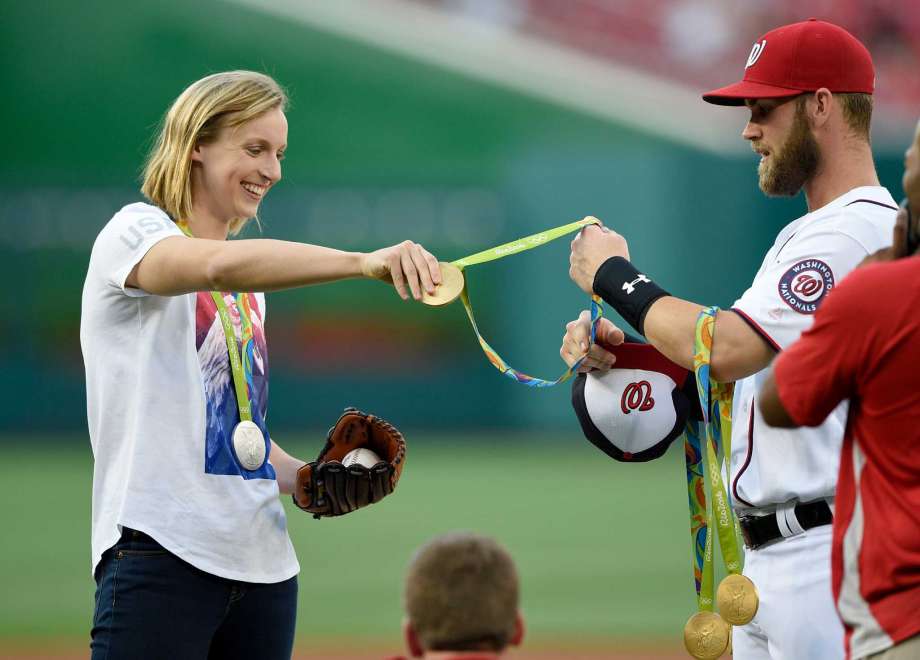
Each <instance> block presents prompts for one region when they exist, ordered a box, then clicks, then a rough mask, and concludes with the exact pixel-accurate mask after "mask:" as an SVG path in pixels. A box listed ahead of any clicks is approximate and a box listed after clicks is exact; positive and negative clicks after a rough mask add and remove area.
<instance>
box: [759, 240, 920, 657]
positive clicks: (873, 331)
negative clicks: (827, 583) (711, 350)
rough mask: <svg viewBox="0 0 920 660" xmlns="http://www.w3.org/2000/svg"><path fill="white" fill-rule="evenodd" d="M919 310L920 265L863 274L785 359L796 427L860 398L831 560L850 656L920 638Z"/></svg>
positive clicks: (787, 397) (781, 372)
mask: <svg viewBox="0 0 920 660" xmlns="http://www.w3.org/2000/svg"><path fill="white" fill-rule="evenodd" d="M918 309H920V258H917V257H912V258H908V259H901V260H899V261H895V262H891V263H884V264H874V265H870V266H866V267H864V268H860V269H859V270H857V271H856V272H854V273H853V274H852V275H850V277H848V278H847V279H846V281H845V282H844V283H843V284H842V285H841V286H840V289H839V290H838V291H835V292H834V293H833V294H832V295H831V296H830V297H829V298H828V300H827V303H826V304H825V305H824V306H823V307H822V308H821V311H820V312H819V313H818V315H817V316H816V318H815V324H814V326H813V327H812V328H811V329H810V330H808V331H807V332H806V333H805V334H804V335H802V338H801V339H800V340H799V341H798V342H796V343H795V344H793V345H792V346H791V347H790V348H789V350H788V351H786V352H785V353H784V354H783V355H781V356H780V357H779V358H778V359H777V361H776V368H775V377H776V385H777V390H778V392H779V395H780V399H781V400H782V402H783V407H784V408H785V409H786V410H787V411H788V412H789V415H790V417H792V419H793V420H794V421H795V422H796V423H798V424H818V423H820V422H821V420H823V419H824V417H825V415H827V414H828V412H830V411H831V410H832V409H833V408H834V407H835V406H836V405H837V404H838V403H839V402H840V401H842V400H845V399H850V414H849V420H848V424H847V429H846V436H845V437H844V440H843V453H842V455H841V461H840V476H839V480H838V482H837V499H836V507H835V515H834V539H833V550H832V553H831V557H832V579H833V587H834V597H835V600H836V603H837V609H838V611H839V612H840V617H841V618H842V619H843V622H844V625H845V627H846V639H847V646H848V650H849V651H850V654H851V657H857V658H861V657H865V656H868V655H871V654H874V653H878V652H880V651H883V650H884V649H886V648H888V647H890V646H892V645H893V644H897V643H899V642H902V641H904V640H906V639H909V638H911V637H913V636H914V635H918V634H920V616H918V615H917V613H918V612H920V370H918V366H920V314H918V312H917V310H918ZM904 657H907V656H906V655H905V656H904Z"/></svg>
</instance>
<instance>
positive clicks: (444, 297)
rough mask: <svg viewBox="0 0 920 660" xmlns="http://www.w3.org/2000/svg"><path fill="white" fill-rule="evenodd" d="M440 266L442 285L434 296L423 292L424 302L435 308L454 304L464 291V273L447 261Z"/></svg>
mask: <svg viewBox="0 0 920 660" xmlns="http://www.w3.org/2000/svg"><path fill="white" fill-rule="evenodd" d="M439 265H440V266H441V283H440V284H439V285H438V286H437V288H436V289H435V290H434V293H432V294H428V293H427V292H425V291H422V302H423V303H425V304H426V305H432V306H434V307H439V306H441V305H447V304H448V303H452V302H454V301H455V300H456V299H457V298H459V297H460V293H461V292H462V291H463V273H462V272H461V271H460V269H459V268H457V267H456V266H454V265H453V264H449V263H447V262H445V261H442V262H440V264H439Z"/></svg>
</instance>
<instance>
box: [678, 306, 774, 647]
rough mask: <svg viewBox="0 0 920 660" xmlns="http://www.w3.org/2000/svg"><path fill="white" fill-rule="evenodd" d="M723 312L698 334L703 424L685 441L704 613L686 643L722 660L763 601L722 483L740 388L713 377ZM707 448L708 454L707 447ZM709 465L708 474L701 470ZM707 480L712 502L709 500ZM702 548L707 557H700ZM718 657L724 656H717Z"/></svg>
mask: <svg viewBox="0 0 920 660" xmlns="http://www.w3.org/2000/svg"><path fill="white" fill-rule="evenodd" d="M718 311H719V310H718V308H717V307H709V308H706V309H703V310H702V311H701V312H700V314H699V316H698V317H697V322H696V328H695V333H694V355H693V372H694V376H695V379H696V385H697V393H698V395H699V399H700V408H701V410H702V413H703V421H702V423H701V424H695V423H692V422H691V423H690V424H688V428H687V435H686V438H685V449H686V451H685V453H686V457H687V483H688V489H689V501H690V520H691V522H690V527H691V537H692V540H693V546H694V555H695V556H694V560H695V561H694V573H695V575H696V576H697V578H696V589H697V600H698V609H699V611H698V612H697V614H695V615H694V616H693V617H691V618H690V621H688V622H687V626H686V627H685V629H684V643H685V645H686V646H687V650H688V651H690V653H691V655H693V656H694V657H696V658H717V657H719V655H721V653H722V652H724V650H725V648H722V650H721V651H719V650H718V647H719V646H720V644H721V642H720V641H718V642H717V640H720V639H721V638H722V637H723V636H724V637H725V647H727V645H728V638H729V634H730V627H729V624H732V625H743V624H746V623H748V622H749V621H750V620H751V619H752V618H753V617H754V615H755V614H756V612H757V605H758V597H757V590H756V588H755V587H754V584H753V583H752V582H751V581H750V580H749V579H748V578H747V577H745V576H743V575H741V568H742V566H741V552H740V549H739V548H740V544H739V541H738V537H739V531H738V521H737V518H736V517H735V514H734V511H733V510H732V507H731V501H730V500H729V497H728V491H727V489H726V487H725V482H724V480H723V478H722V468H721V466H722V465H723V464H725V465H728V461H729V460H730V458H731V423H732V422H731V410H732V396H733V393H734V385H733V384H731V383H717V382H715V381H713V380H712V379H711V377H710V369H709V365H710V361H711V355H712V345H713V339H714V337H715V319H716V314H717V313H718ZM703 445H705V448H704V446H703ZM701 463H705V474H704V471H703V469H702V468H701ZM705 477H708V481H709V493H710V497H708V498H707V497H706V484H705ZM713 526H714V527H715V531H716V533H717V534H718V538H719V546H720V549H721V551H722V559H723V561H724V562H725V569H726V571H727V572H728V576H727V577H726V578H725V579H724V580H722V582H721V583H720V584H719V589H718V595H717V604H718V609H719V614H718V615H716V614H715V613H714V612H713V611H712V610H713V604H714V603H713V573H714V570H713V554H712V551H713V539H712V533H711V529H712V528H713ZM700 545H702V546H703V552H702V553H701V552H699V548H700ZM717 651H718V652H717Z"/></svg>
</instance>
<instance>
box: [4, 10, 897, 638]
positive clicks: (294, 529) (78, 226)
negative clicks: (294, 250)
mask: <svg viewBox="0 0 920 660" xmlns="http://www.w3.org/2000/svg"><path fill="white" fill-rule="evenodd" d="M3 16H4V19H3V21H0V54H2V62H3V67H2V74H0V75H2V76H3V81H4V84H3V89H5V90H6V92H7V93H6V95H5V102H4V103H3V105H2V107H0V117H2V125H3V126H4V127H5V131H4V150H3V151H4V157H3V158H2V159H0V223H2V231H0V277H2V279H3V281H4V282H7V283H8V285H12V287H11V293H12V295H13V298H12V299H8V304H7V305H5V313H3V314H0V364H2V375H3V377H2V378H0V401H3V402H4V403H3V408H2V411H3V414H2V415H0V443H2V444H4V445H5V447H4V449H5V452H6V453H5V460H4V461H2V462H0V489H2V492H3V496H4V501H5V503H6V513H5V514H4V531H3V534H2V535H0V584H3V585H4V586H3V590H4V596H3V597H2V598H0V648H2V647H3V646H4V644H5V642H10V643H11V641H12V640H18V641H17V643H21V642H23V640H24V641H25V643H30V642H35V643H36V644H45V643H50V642H53V641H54V640H55V639H63V640H74V639H75V640H78V642H79V644H83V642H82V641H80V640H82V639H86V638H88V630H89V624H90V613H91V611H92V593H93V584H92V581H91V578H90V574H89V509H90V500H89V498H90V485H91V479H92V456H91V452H90V449H89V442H88V438H87V437H86V432H85V396H84V385H83V364H82V358H81V355H80V347H79V338H78V333H79V321H80V319H79V314H80V307H79V306H80V293H81V288H82V283H83V277H84V275H85V271H86V265H87V261H88V255H89V250H90V248H91V245H92V242H93V240H94V237H95V235H96V234H97V232H98V231H99V229H100V228H101V227H102V226H103V225H104V224H105V222H106V221H107V220H108V219H109V218H110V217H111V215H112V214H113V213H114V212H115V211H117V210H118V209H119V208H120V207H121V206H122V205H124V204H127V203H131V202H133V201H137V200H139V199H140V196H139V192H138V174H139V171H140V167H141V163H142V161H143V158H144V155H145V153H146V150H147V148H148V146H149V144H150V141H151V139H152V136H153V135H154V132H155V130H156V126H157V124H158V122H159V120H160V118H161V116H162V114H163V113H164V112H165V110H166V108H167V107H168V106H169V104H170V103H171V102H172V100H173V99H174V98H175V97H176V96H177V95H178V93H179V92H180V91H181V90H182V89H183V88H184V87H185V86H186V85H188V84H189V83H190V82H192V81H194V80H196V79H198V78H200V77H202V76H204V75H206V74H208V73H213V72H216V71H221V70H226V69H234V68H249V69H256V70H260V71H265V72H267V73H269V74H271V75H273V76H275V77H276V78H277V79H278V80H279V81H280V82H281V83H282V84H283V85H284V86H286V88H287V89H288V90H289V92H290V95H291V99H292V105H291V108H290V111H289V112H288V119H289V124H290V136H289V148H288V151H287V158H286V160H285V163H284V181H283V182H282V183H281V184H280V185H279V186H278V187H277V188H276V189H275V190H274V191H273V192H272V194H271V195H270V196H269V197H268V199H267V200H266V201H265V203H264V205H263V208H262V211H261V217H262V221H263V234H262V235H264V236H266V237H275V238H283V239H289V240H299V241H307V242H313V243H320V244H325V245H330V246H334V247H340V248H343V249H350V250H366V249H372V248H377V247H381V246H383V245H388V244H392V243H395V242H397V241H399V240H402V239H404V238H412V239H414V240H416V241H418V242H421V243H423V244H424V245H425V246H426V247H428V248H429V249H430V250H431V251H432V252H434V253H435V254H436V255H438V256H439V257H440V258H442V259H445V260H451V259H456V258H459V257H462V256H465V255H467V254H470V253H473V252H476V251H479V250H481V249H484V248H486V247H490V246H492V245H495V244H498V243H500V242H504V241H508V240H512V239H514V238H517V237H520V236H523V235H527V234H530V233H534V232H537V231H540V230H542V229H545V228H548V227H552V226H556V225H560V224H563V223H566V222H570V221H572V220H575V219H579V218H581V217H582V216H584V215H587V214H592V215H597V216H598V217H600V218H602V219H603V220H605V221H606V222H607V223H608V224H610V225H611V226H613V227H614V228H616V229H617V230H618V231H620V232H621V233H623V234H625V235H626V236H627V238H628V239H629V241H630V249H631V254H632V257H633V260H634V261H635V262H636V263H637V264H640V265H641V267H642V268H643V269H644V270H646V271H647V272H651V273H654V275H655V278H656V280H657V281H658V282H659V283H660V284H662V285H663V286H664V287H666V288H668V289H669V290H670V291H671V292H672V293H674V294H675V295H679V296H681V297H686V298H690V299H693V300H698V301H700V302H706V303H710V304H719V305H722V306H726V305H729V304H731V303H732V301H733V300H734V299H735V298H736V297H738V296H739V295H740V294H741V293H742V292H743V290H744V289H745V287H746V285H747V283H748V282H749V281H750V280H751V278H752V277H753V275H754V273H755V271H756V269H757V268H758V266H759V264H760V261H761V258H762V255H763V253H764V252H765V251H766V249H767V248H768V247H769V245H770V244H771V243H772V239H773V237H774V236H775V234H776V232H777V231H778V230H779V229H780V228H781V227H782V226H784V225H785V224H786V223H787V222H789V221H790V220H792V219H793V218H795V217H797V216H798V215H800V214H801V213H802V212H803V210H804V204H803V201H802V200H801V198H799V199H794V200H767V199H765V198H764V197H763V196H762V195H761V194H760V192H759V191H758V190H757V186H756V173H755V162H754V158H753V156H751V155H737V156H732V155H726V156H717V155H713V154H712V153H710V152H705V153H704V152H702V151H699V150H695V149H692V148H690V147H687V146H682V145H678V144H675V143H673V142H671V141H668V140H666V139H664V138H662V137H660V136H658V135H655V134H653V133H651V132H642V131H639V130H636V129H633V128H628V127H626V126H621V125H617V124H614V123H611V122H608V121H602V120H600V119H596V118H592V117H589V116H587V115H584V114H580V113H578V112H575V111H572V110H567V109H565V108H562V107H559V106H556V105H553V104H551V103H549V102H546V101H541V100H538V99H535V98H533V97H530V96H526V95H524V94H521V93H516V92H513V91H510V90H509V89H506V88H503V87H500V86H497V85H493V84H489V83H485V82H482V81H477V80H473V79H472V78H468V77H464V76H462V75H460V74H457V73H451V72H448V71H446V70H443V69H440V68H437V67H434V66H432V65H429V64H425V63H423V62H420V61H417V60H414V59H410V58H408V57H403V56H400V55H396V54H392V53H389V52H385V51H382V50H378V49H375V48H372V47H371V46H368V45H364V44H361V43H359V42H357V41H354V40H348V39H344V38H341V37H336V36H332V35H330V34H328V33H324V32H321V31H317V30H311V29H308V28H306V27H304V26H302V25H299V24H296V23H294V22H292V21H286V20H282V19H279V18H273V17H271V16H268V15H265V14H263V13H260V12H258V11H255V10H252V9H246V8H243V7H241V6H239V5H236V4H231V3H224V2H216V1H214V0H202V1H200V2H194V3H188V2H180V1H178V0H162V1H161V2H158V3H147V2H128V3H117V2H111V1H110V0H87V1H86V2H82V3H68V2H34V3H11V2H4V3H3ZM624 93H628V91H625V92H624ZM674 112H676V113H679V112H680V109H679V108H675V109H674ZM744 121H745V112H744V111H742V110H739V111H738V116H737V120H736V121H735V123H732V124H730V125H727V126H726V131H730V132H731V133H732V134H733V135H735V134H739V133H740V130H741V127H742V126H743V124H744ZM738 139H739V141H740V140H741V138H740V137H739V138H738ZM741 153H743V152H741ZM878 166H879V173H880V176H881V178H882V182H883V184H884V185H887V186H888V187H889V188H890V189H891V190H892V193H893V194H895V195H896V196H897V195H899V194H900V172H901V156H900V153H899V152H898V151H890V152H887V153H879V154H878ZM257 234H258V230H256V229H255V228H250V229H247V232H246V234H245V235H247V236H254V235H257ZM567 255H568V241H567V240H561V241H559V242H557V243H555V244H552V245H550V246H547V247H544V248H541V249H540V250H537V251H532V252H528V253H525V254H523V255H519V256H516V257H514V258H512V259H507V260H503V261H500V262H497V263H493V264H488V265H484V266H480V267H476V268H474V269H472V270H471V271H469V279H470V289H471V295H472V297H473V302H474V306H475V309H476V311H477V318H478V320H479V322H480V327H481V328H482V330H483V333H484V335H485V336H486V338H487V339H488V340H489V342H490V343H491V344H492V345H493V346H494V347H495V348H496V349H497V350H498V351H499V352H500V353H501V354H502V355H503V356H504V357H505V358H506V359H507V360H508V362H510V363H511V364H513V365H515V366H516V367H518V368H519V369H522V370H524V371H526V372H528V373H532V374H535V375H540V376H544V377H555V376H556V375H557V374H558V373H559V372H560V371H561V370H562V364H561V362H560V361H559V359H558V353H557V351H558V346H559V339H560V337H561V335H562V333H563V331H564V327H563V326H564V324H565V322H566V321H568V320H570V319H571V318H574V316H576V315H577V313H578V312H579V310H581V309H583V308H585V307H586V304H587V300H586V299H585V297H584V296H583V295H581V293H580V292H579V291H578V290H577V288H576V287H575V286H574V285H573V284H572V283H571V282H570V281H569V279H568V276H567V271H568V258H567ZM269 305H270V315H269V318H268V325H267V330H268V337H269V346H270V357H271V363H272V401H271V406H270V417H269V422H270V423H271V424H272V425H273V428H274V429H276V430H275V432H273V435H274V436H275V437H276V438H279V439H282V438H290V440H289V441H285V440H282V442H281V444H282V445H285V446H288V445H290V446H288V447H287V448H288V450H289V451H290V452H291V453H294V454H298V455H302V456H311V455H312V454H314V453H315V452H316V451H317V449H318V446H319V439H320V437H321V436H320V434H319V433H318V432H316V431H315V429H319V428H322V427H324V426H325V425H327V424H328V422H329V420H333V419H335V418H336V416H337V414H338V411H340V410H341V408H342V407H343V406H345V405H356V406H358V407H362V408H365V409H369V410H373V411H374V412H377V413H378V414H380V415H382V416H385V417H387V418H389V419H391V420H392V421H394V422H395V423H397V424H398V425H399V426H400V427H402V428H405V429H408V434H407V435H408V437H409V441H410V443H411V455H410V462H409V467H408V469H407V473H406V475H405V477H404V481H403V485H401V487H400V493H399V496H398V497H395V498H392V499H390V500H388V501H387V502H386V503H385V504H383V505H381V506H380V507H377V508H376V509H375V510H374V511H373V512H361V513H359V514H357V515H355V516H350V517H348V518H347V519H343V520H337V521H328V522H327V521H324V522H321V523H317V522H314V521H312V520H310V519H307V518H305V517H303V516H301V515H299V514H298V513H292V515H291V517H290V528H291V533H292V536H293V538H294V542H295V546H296V547H297V549H298V553H299V556H300V559H301V563H302V565H303V567H304V569H305V570H306V572H307V573H308V574H309V575H310V580H309V584H307V583H306V581H303V582H302V583H301V584H302V586H301V589H302V598H301V609H300V617H301V620H300V623H299V627H298V633H299V635H300V637H301V641H302V643H303V644H304V645H306V646H308V645H309V642H310V640H311V639H313V638H314V637H316V636H320V635H322V634H341V635H342V636H343V638H364V637H367V638H368V639H381V638H383V639H385V640H388V642H390V643H391V644H390V646H391V647H392V650H394V651H395V650H396V649H397V648H398V645H399V641H398V625H399V619H400V613H399V603H398V598H399V579H400V576H401V572H402V569H403V567H404V566H405V564H406V562H407V561H408V557H409V555H410V553H411V550H412V549H413V548H415V547H416V546H417V545H418V544H419V543H421V542H423V541H424V540H427V539H428V538H430V537H431V536H433V535H434V534H436V533H438V532H441V531H447V530H449V529H456V528H466V529H474V530H477V531H480V532H484V533H489V534H493V535H495V536H496V537H498V538H499V539H500V540H501V541H502V542H504V543H505V544H507V545H508V547H509V548H510V549H511V550H512V553H513V554H514V556H515V557H516V558H517V559H518V561H519V562H520V566H521V571H522V577H523V584H524V588H523V592H524V609H525V613H526V616H527V619H528V622H529V624H530V630H531V634H530V639H531V640H532V643H533V644H536V645H537V646H539V644H541V643H546V642H548V641H550V640H560V639H562V640H581V641H584V640H589V641H590V640H597V643H598V644H604V643H609V641H610V640H612V639H623V638H627V639H629V638H631V639H638V640H649V639H651V640H661V643H662V644H663V645H665V646H674V645H677V644H679V642H678V641H677V640H678V634H679V631H680V629H681V627H682V625H683V622H684V620H685V619H686V616H687V615H688V613H689V612H690V611H691V609H692V607H693V599H692V598H691V582H690V573H689V565H688V564H689V562H688V560H689V554H690V553H689V544H688V538H687V518H686V491H685V486H684V482H683V480H684V477H683V466H682V458H681V453H680V451H679V450H672V451H671V452H670V453H669V454H668V455H667V456H666V457H665V459H663V460H661V461H658V462H655V463H653V464H649V465H629V466H624V465H619V464H614V463H613V462H611V461H609V460H608V459H606V458H605V457H604V456H603V455H602V454H601V453H600V452H598V451H597V450H595V449H594V448H593V447H590V446H589V445H588V444H587V442H585V441H584V440H583V438H582V437H581V434H580V431H579V429H578V426H577V422H576V420H575V418H574V416H573V415H572V413H571V410H570V405H569V394H568V388H567V387H565V386H563V387H560V388H555V389H550V390H531V389H528V388H524V387H521V386H519V385H516V384H514V383H512V382H511V381H510V380H508V379H506V378H502V377H500V376H499V375H498V374H497V373H496V372H495V371H494V369H493V368H492V367H491V366H490V365H489V364H488V363H487V362H486V360H485V358H484V356H483V355H482V354H481V352H480V350H479V347H478V344H477V342H476V340H475V337H474V335H473V334H472V332H471V330H470V328H469V326H468V323H467V321H466V317H465V314H464V312H463V309H462V308H461V307H460V306H459V305H458V304H457V305H452V306H449V307H447V308H441V309H433V308H427V307H423V306H421V305H414V304H409V303H403V302H402V301H400V300H399V299H398V297H397V296H396V295H395V294H393V293H392V292H391V291H390V290H388V289H387V288H386V287H384V286H383V285H380V284H377V283H367V282H346V283H339V284H333V285H327V286H322V287H316V288H312V289H305V290H298V291H291V292H285V293H277V294H273V295H271V296H270V298H269ZM355 602H360V603H361V604H362V606H361V607H359V608H356V607H353V604H354V603H355ZM77 648H83V647H81V646H78V647H77Z"/></svg>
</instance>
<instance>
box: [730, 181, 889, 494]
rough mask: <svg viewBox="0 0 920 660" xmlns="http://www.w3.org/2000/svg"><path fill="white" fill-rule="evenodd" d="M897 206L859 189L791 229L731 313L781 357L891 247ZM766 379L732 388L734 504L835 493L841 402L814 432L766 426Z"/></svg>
mask: <svg viewBox="0 0 920 660" xmlns="http://www.w3.org/2000/svg"><path fill="white" fill-rule="evenodd" d="M896 213H897V205H896V204H895V201H894V199H893V198H892V197H891V195H890V194H889V192H888V191H887V190H886V189H885V188H881V187H877V186H866V187H860V188H854V189H853V190H851V191H849V192H847V193H846V194H844V195H842V196H840V197H838V198H837V199H835V200H833V201H832V202H830V203H829V204H827V205H825V206H823V207H822V208H820V209H818V210H816V211H814V212H812V213H808V214H806V215H804V216H802V217H801V218H799V219H798V220H795V221H793V222H792V223H790V224H789V225H787V226H786V227H785V228H784V229H783V230H782V231H781V232H780V233H779V235H778V236H777V238H776V243H775V244H774V245H773V247H772V248H771V249H770V251H769V252H767V256H766V257H765V258H764V260H763V264H762V265H761V267H760V270H759V271H757V275H756V276H755V277H754V282H753V284H751V287H750V288H749V289H748V290H747V291H746V292H745V293H744V295H742V296H741V298H739V299H738V301H737V302H735V304H734V305H733V307H732V309H733V311H735V312H736V313H738V314H739V315H740V316H741V317H742V318H743V319H744V320H745V321H746V322H747V323H748V324H749V325H750V326H751V327H752V328H753V329H754V330H755V331H757V333H758V334H760V335H761V336H762V337H763V338H764V340H765V341H767V342H768V343H769V344H770V345H771V346H772V347H773V348H775V349H776V350H777V351H780V350H782V349H784V348H785V347H787V346H788V345H789V344H791V343H792V342H794V341H795V340H796V339H798V338H799V335H801V334H802V332H803V331H804V330H806V329H807V328H808V327H810V326H811V323H812V320H813V318H814V313H815V311H816V310H817V309H818V307H819V306H820V304H821V303H822V301H823V300H824V298H825V297H826V296H827V295H828V293H830V291H832V290H833V289H834V288H835V287H836V286H837V284H838V283H839V282H840V280H841V279H843V277H844V276H845V275H846V274H847V273H849V272H850V271H851V270H853V268H854V267H855V266H856V265H857V264H858V263H859V262H860V261H862V259H863V258H864V257H866V256H867V255H869V254H872V253H873V252H875V251H876V250H879V249H881V248H883V247H885V246H887V245H890V244H891V233H892V229H893V227H894V221H895V215H896ZM766 374H767V371H766V370H763V371H760V372H758V373H756V374H754V375H752V376H749V377H747V378H745V379H743V380H740V381H738V383H737V384H736V386H735V399H734V414H733V420H734V423H733V424H732V455H731V497H732V503H733V505H734V507H735V508H739V509H759V508H771V507H772V506H773V505H776V504H780V503H784V502H788V501H789V500H798V501H800V502H809V501H812V500H816V499H820V498H830V497H833V495H834V484H835V482H836V479H837V465H838V461H839V456H840V443H841V439H842V438H843V427H844V422H845V420H846V404H845V403H844V404H841V405H840V406H839V407H838V408H837V409H836V410H835V411H834V412H833V413H832V414H831V415H830V416H829V417H828V418H827V420H826V421H825V422H824V423H823V424H821V425H820V426H819V427H817V428H804V429H795V430H791V429H777V428H771V427H769V426H767V425H766V424H764V422H763V420H762V419H761V418H760V415H759V413H757V412H756V411H755V406H754V401H755V399H756V398H757V395H758V394H759V392H760V388H761V386H762V384H763V381H764V379H765V378H766Z"/></svg>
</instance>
